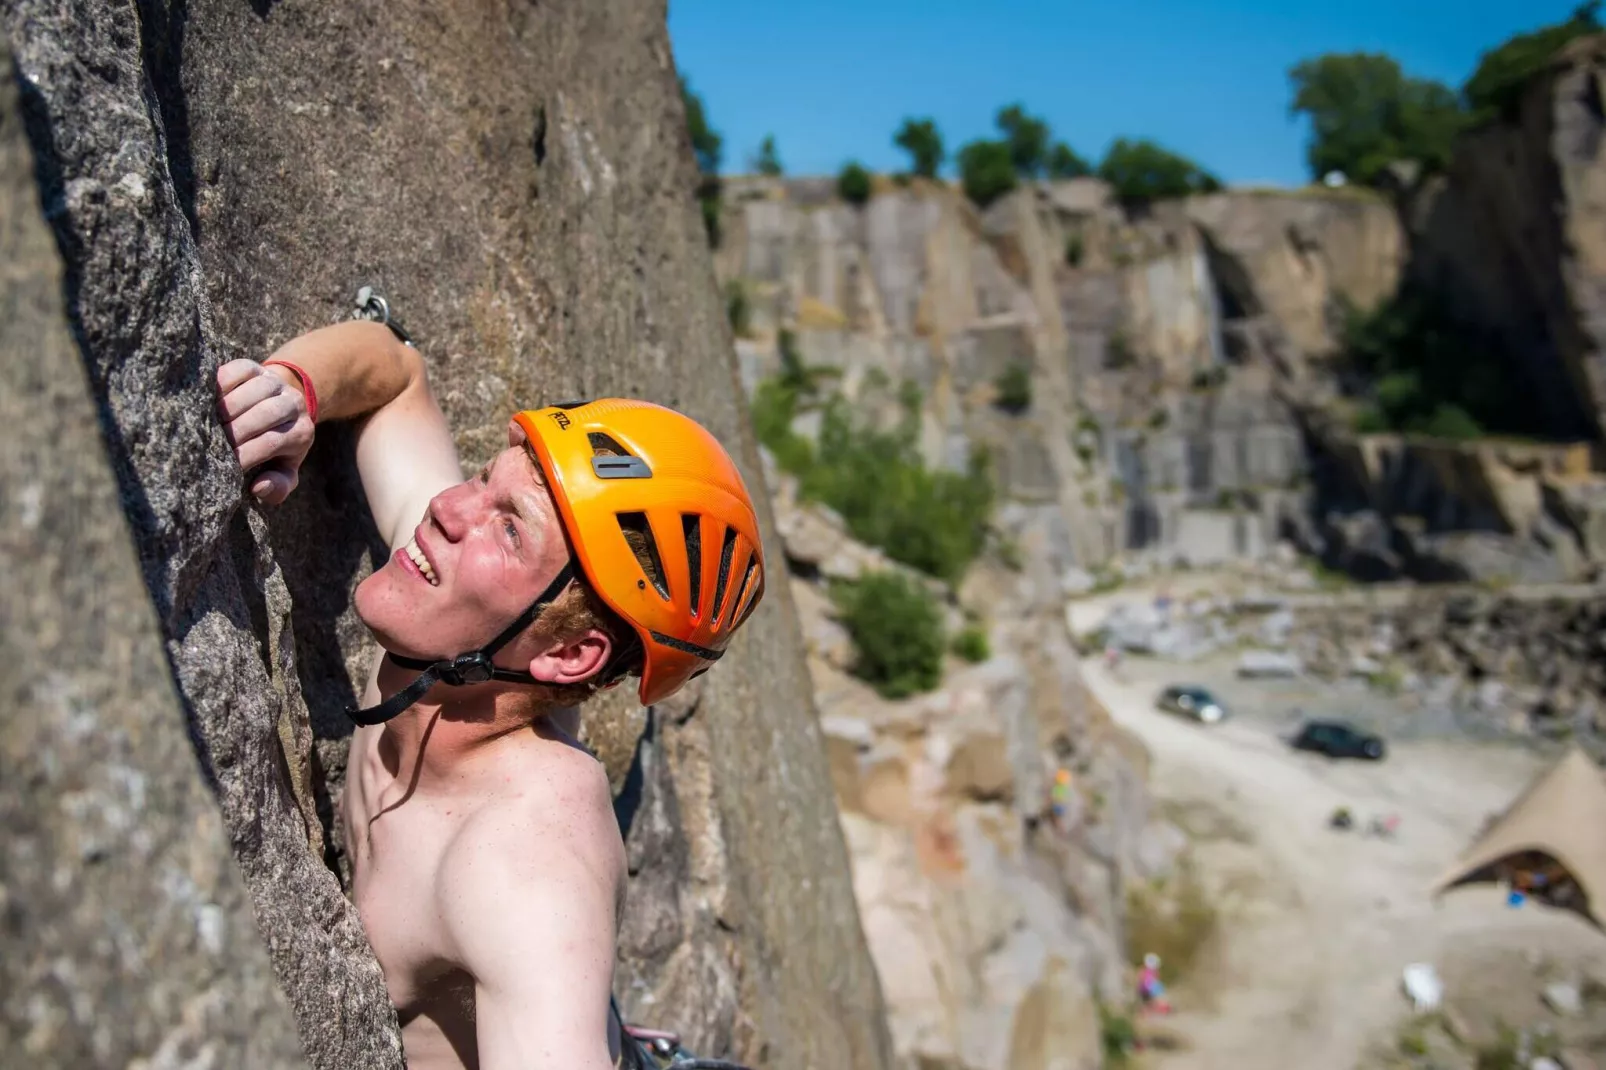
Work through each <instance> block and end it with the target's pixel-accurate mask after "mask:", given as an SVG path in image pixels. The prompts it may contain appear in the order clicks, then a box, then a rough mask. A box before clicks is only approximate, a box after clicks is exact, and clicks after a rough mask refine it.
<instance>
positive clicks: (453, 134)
mask: <svg viewBox="0 0 1606 1070" xmlns="http://www.w3.org/2000/svg"><path fill="white" fill-rule="evenodd" d="M3 10H4V12H5V23H4V27H3V28H4V31H5V33H6V34H7V35H9V37H10V38H11V40H12V43H13V45H14V47H15V50H16V55H17V66H16V71H17V76H18V83H19V85H20V87H21V89H22V92H23V95H24V98H25V101H26V105H27V114H28V117H29V135H30V138H31V140H32V142H33V144H34V147H35V151H36V153H37V154H38V156H39V158H40V161H41V165H40V181H41V186H42V192H43V198H44V203H45V213H46V215H47V217H48V218H49V220H50V222H51V224H52V225H53V227H54V230H55V235H56V238H57V242H58V246H59V247H60V249H61V253H62V257H63V259H64V261H65V266H66V277H67V287H66V288H67V293H68V295H69V301H68V316H69V318H70V320H71V322H72V323H73V326H74V329H75V332H76V336H77V340H78V342H79V345H80V347H81V357H82V360H83V362H84V364H85V366H86V367H87V368H88V370H89V378H90V382H91V386H92V389H93V393H94V396H95V399H96V401H97V403H98V405H99V410H100V413H101V417H102V427H103V428H104V432H105V435H106V437H107V440H108V443H109V445H110V454H111V457H112V460H113V464H114V466H115V468H116V472H117V476H118V482H119V484H120V487H121V492H122V499H123V504H124V508H125V511H126V512H127V513H128V515H129V517H130V519H131V522H132V527H133V533H134V538H135V543H136V546H137V549H138V552H139V555H140V561H141V564H142V567H143V570H144V576H145V581H146V585H147V588H148V591H149V594H150V598H151V600H152V601H153V602H154V603H155V606H156V610H157V614H158V618H159V621H160V624H161V627H162V631H163V634H164V636H165V637H166V639H167V643H168V656H169V660H170V663H171V666H172V669H173V674H174V676H175V678H176V680H177V684H178V689H179V692H180V696H181V700H182V701H183V703H184V705H185V707H186V709H187V710H188V711H189V713H190V716H191V720H192V724H193V725H194V731H195V735H196V742H197V745H198V748H199V751H200V754H201V756H202V760H203V764H204V766H205V768H206V769H207V770H208V771H209V773H210V774H211V775H212V776H213V777H214V778H215V781H216V785H217V791H218V793H219V796H220V799H221V802H222V807H223V813H224V817H225V821H226V824H227V826H228V828H229V831H230V835H231V838H232V839H233V842H234V847H235V854H236V858H237V859H238V861H239V865H240V868H241V871H242V872H243V874H244V875H245V878H246V882H247V885H248V886H249V888H250V890H251V893H252V898H253V902H254V903H255V907H256V912H257V919H258V923H259V927H260V929H261V931H262V934H263V937H264V939H265V941H266V943H267V945H268V948H269V951H270V953H271V955H272V959H273V962H274V965H275V968H276V970H277V973H278V977H279V980H280V983H281V984H282V985H283V987H284V990H285V992H286V994H287V996H288V998H289V1002H290V1004H291V1006H292V1007H293V1009H294V1010H295V1012H296V1018H297V1022H298V1025H299V1027H300V1032H301V1038H302V1041H303V1044H304V1045H305V1048H306V1053H307V1056H308V1058H309V1059H310V1060H311V1061H312V1062H313V1063H314V1065H317V1066H324V1067H337V1066H338V1067H342V1068H344V1067H350V1066H364V1067H382V1066H387V1065H388V1066H399V1065H400V1063H401V1051H400V1046H399V1043H398V1041H397V1034H396V1030H395V1022H394V1015H393V1013H392V1011H391V1009H390V1007H389V1003H388V1001H387V1000H386V998H385V995H384V990H383V985H382V982H381V978H380V976H379V971H378V968H377V966H376V965H375V963H374V962H373V959H372V956H371V953H370V952H369V949H368V948H367V946H366V942H365V940H364V937H363V934H362V931H361V927H360V925H359V924H358V921H357V918H356V915H355V913H354V912H353V911H352V910H351V908H350V907H349V905H348V904H347V901H346V900H345V899H344V897H343V896H342V894H341V890H340V886H339V883H338V881H337V879H336V878H335V876H334V874H333V872H331V870H330V868H329V867H327V866H326V865H325V861H326V859H327V860H329V861H334V862H338V854H339V845H338V844H330V843H326V842H325V829H326V827H327V826H328V821H329V814H330V799H331V798H332V797H333V796H334V795H335V794H337V793H338V790H339V778H340V774H341V772H342V770H343V765H344V740H345V738H346V736H347V735H348V734H349V731H350V726H349V724H347V723H346V722H345V721H344V720H343V718H342V716H341V714H340V706H341V704H342V703H343V702H345V701H348V700H349V699H350V698H351V697H352V696H353V695H354V691H355V684H356V681H357V680H358V679H360V676H361V673H362V670H363V668H364V667H365V663H366V660H367V658H368V656H369V652H368V649H367V648H366V646H365V637H364V635H363V633H362V630H361V628H360V625H359V624H358V622H357V621H356V620H355V618H354V617H353V616H352V615H351V614H350V613H349V611H348V608H347V607H348V606H349V595H350V591H351V589H352V588H353V587H354V586H355V584H356V583H357V582H359V581H360V580H361V579H362V578H363V577H364V576H365V575H367V574H368V572H369V571H370V570H371V568H372V566H373V564H374V563H375V561H376V560H378V559H379V556H380V555H381V554H382V552H383V551H382V548H380V547H379V546H378V544H377V540H376V539H375V537H374V533H373V532H372V530H371V528H370V527H369V525H368V523H367V520H366V518H365V515H364V512H363V509H362V506H361V500H360V495H359V494H358V493H357V487H356V483H355V475H354V471H353V468H352V466H351V462H350V443H349V438H348V437H347V436H346V435H345V434H344V433H343V432H342V431H341V430H340V429H338V428H335V429H330V430H328V431H327V432H320V442H319V444H318V445H317V446H316V447H315V449H314V453H313V455H312V457H311V459H310V460H309V463H308V466H307V468H306V469H305V475H304V479H303V482H302V485H301V487H300V489H299V490H298V491H297V492H296V494H295V495H294V496H293V497H292V499H291V500H290V502H289V503H287V505H286V506H285V507H283V508H281V509H279V510H276V511H272V512H269V513H263V512H261V511H258V510H256V509H254V508H250V507H248V506H246V505H245V504H244V503H243V502H242V493H241V492H242V486H241V481H240V479H239V477H238V474H237V473H236V472H235V471H234V468H233V465H232V460H231V457H230V455H229V453H228V449H227V445H226V443H225V442H224V440H223V436H222V434H221V432H220V430H219V428H218V426H217V423H216V420H215V417H214V415H213V408H212V406H213V400H214V392H213V387H212V382H213V380H212V373H213V369H215V368H216V367H217V366H218V364H220V363H222V362H224V361H226V360H229V359H232V358H234V357H239V356H249V357H254V358H258V359H260V358H262V357H264V356H266V355H267V354H268V353H269V352H271V350H272V349H273V348H274V347H275V346H277V345H278V344H280V343H282V342H284V341H285V340H286V339H288V338H290V337H291V336H293V335H294V334H296V333H299V332H301V331H304V330H307V329H309V328H311V327H314V326H317V325H320V324H323V323H327V322H331V321H333V320H335V319H337V318H340V317H342V316H344V315H346V314H347V313H348V310H349V308H350V306H351V302H352V295H353V293H354V291H355V290H356V289H357V288H358V287H359V286H360V285H365V284H371V285H375V286H377V287H378V288H380V289H381V290H382V291H383V292H384V294H385V295H386V296H387V297H388V298H389V300H390V301H391V302H392V304H393V306H394V307H395V308H396V310H397V311H398V313H399V315H400V316H401V318H402V320H403V321H404V322H405V323H406V324H407V325H408V327H409V328H410V329H411V330H412V331H413V332H414V333H415V334H416V336H417V337H418V340H419V345H420V349H421V351H422V352H423V354H424V356H425V358H426V360H427V361H428V363H429V366H430V372H431V378H432V383H433V385H434V387H435V390H436V393H437V396H438V397H440V399H441V401H442V405H443V407H444V409H445V411H446V414H447V416H448V419H449V420H450V422H451V424H452V426H453V427H454V428H455V429H456V430H457V431H458V441H459V446H460V449H461V452H462V455H463V460H464V463H465V465H466V466H477V465H479V464H480V463H481V462H482V461H483V460H485V459H486V458H487V457H488V456H489V455H490V454H491V453H492V452H494V451H495V450H496V449H498V448H500V445H501V444H502V443H503V442H504V441H505V437H504V436H505V427H506V421H507V418H508V416H509V415H510V413H511V412H512V411H514V410H515V409H517V408H522V407H529V406H533V405H538V404H541V403H543V402H546V401H552V400H557V399H560V398H565V397H576V396H587V395H592V396H595V395H599V394H607V393H629V394H637V395H641V396H646V397H650V398H652V399H654V400H656V401H659V402H662V403H666V404H669V405H673V406H676V407H678V408H681V409H683V410H684V411H686V412H688V413H690V414H692V415H693V416H695V417H697V418H699V419H701V420H702V421H703V422H704V423H705V424H706V425H707V426H708V427H709V428H710V429H711V430H712V431H713V432H714V433H715V434H716V435H718V436H719V437H720V438H721V439H722V440H723V441H725V442H726V443H727V444H728V445H729V446H730V447H731V449H732V452H733V454H734V455H735V456H736V457H737V459H738V463H739V464H740V465H741V466H742V467H743V470H744V472H745V473H746V476H747V478H748V480H749V485H750V487H751V488H752V489H753V490H754V492H755V497H758V498H759V499H760V500H761V504H760V512H761V522H762V523H763V525H764V527H765V533H766V541H769V542H774V541H775V539H776V536H775V535H774V530H775V529H774V525H773V522H772V518H771V517H770V515H769V512H768V508H767V505H765V504H764V501H763V499H764V495H763V486H764V483H763V476H762V473H761V471H760V469H759V465H758V460H757V454H756V452H755V450H754V448H753V446H752V444H751V442H750V441H749V438H748V432H747V430H746V416H745V407H744V403H743V397H742V395H741V392H740V390H739V388H738V380H737V376H736V374H735V370H734V368H733V366H732V363H731V353H730V341H729V333H728V329H727V328H726V326H725V322H724V314H723V309H722V306H721V302H720V299H719V296H718V292H717V289H716V286H715V280H714V276H713V272H712V271H711V269H710V267H709V262H708V259H707V257H708V253H707V249H706V244H705V240H704V237H703V231H702V227H701V222H700V220H699V218H698V216H697V213H696V206H695V203H694V202H693V200H692V199H691V197H690V195H689V193H688V191H689V190H691V189H692V188H693V182H694V166H693V163H692V159H691V154H690V151H689V145H688V143H687V138H686V135H685V132H684V130H685V123H684V116H683V114H682V112H681V107H680V104H679V96H678V93H677V92H676V76H675V70H674V64H673V60H672V57H671V54H670V50H669V45H668V40H667V34H666V30H665V26H664V9H663V6H662V5H661V4H654V3H636V2H626V0H609V2H607V3H604V4H600V5H599V4H596V3H586V4H580V3H560V4H543V5H540V6H539V7H534V6H515V7H512V8H507V9H503V8H495V9H485V10H482V11H477V12H473V13H469V12H463V11H457V10H453V11H452V12H450V13H448V12H447V11H446V10H444V9H441V8H439V7H438V6H435V5H429V4H423V3H402V4H385V5H380V4H376V3H356V4H341V5H321V4H314V3H307V2H300V0H285V2H282V3H260V4H239V3H224V2H221V0H219V2H211V0H204V2H199V3H191V4H187V5H184V4H172V5H167V4H162V3H157V2H150V3H139V4H137V5H131V6H124V7H120V8H102V7H98V6H95V5H85V4H73V3H65V2H62V3H48V2H44V0H32V2H30V0H15V2H13V3H10V4H8V5H7V6H6V7H5V8H4V9H3ZM800 651H801V637H800V635H799V631H798V627H797V624H796V622H795V620H794V617H793V612H792V607H791V604H790V600H789V597H788V593H787V591H786V590H785V586H784V584H778V585H773V586H772V588H771V594H770V596H769V597H768V599H767V600H766V602H765V605H764V606H763V608H762V609H761V610H760V611H759V613H758V614H756V615H755V617H754V618H753V620H752V621H751V622H750V623H749V625H748V626H747V628H746V629H744V634H743V636H742V637H741V638H740V639H739V640H738V641H737V643H736V644H735V646H734V647H733V650H732V653H731V655H730V656H729V657H728V658H726V659H725V662H724V663H723V664H722V665H721V667H720V671H719V672H716V673H712V674H710V675H709V676H708V677H707V678H705V679H704V680H703V681H702V685H703V686H702V687H701V689H700V690H698V691H695V692H688V693H687V694H686V695H684V696H682V697H681V700H680V701H679V702H678V703H677V704H675V706H674V708H672V709H671V708H662V709H655V710H653V711H651V713H650V714H646V715H644V714H643V713H642V712H641V711H639V710H630V709H627V708H625V707H624V705H623V704H620V705H615V706H600V707H599V708H597V709H595V710H591V711H588V720H589V721H590V722H591V726H592V727H591V739H592V741H593V742H594V744H595V745H596V746H597V748H598V750H599V752H600V753H601V754H602V755H603V757H604V758H605V759H606V760H607V762H608V764H609V771H610V775H611V777H612V779H613V782H614V784H615V785H616V790H617V791H618V792H619V804H618V811H619V814H620V817H621V821H622V822H623V824H624V827H625V829H626V834H627V847H628V850H629V856H630V862H631V873H632V877H633V881H632V885H631V889H630V892H629V907H628V910H627V919H626V924H625V926H624V930H623V932H622V934H621V949H620V964H619V973H618V976H617V988H618V989H619V994H620V999H621V1003H622V1004H623V1006H624V1009H625V1011H626V1013H627V1015H628V1016H632V1017H636V1018H641V1019H645V1020H651V1021H655V1022H661V1023H664V1024H666V1025H670V1026H672V1027H674V1028H677V1029H679V1030H680V1031H681V1032H682V1033H683V1035H684V1036H685V1038H686V1041H687V1043H688V1045H690V1046H691V1047H692V1048H693V1049H695V1050H697V1051H699V1052H700V1053H703V1054H709V1055H725V1056H729V1057H733V1058H737V1059H743V1060H752V1061H757V1062H759V1063H761V1064H762V1063H764V1062H766V1061H768V1060H775V1059H780V1058H782V1057H783V1056H784V1057H785V1058H787V1059H790V1060H792V1061H796V1062H798V1063H800V1064H802V1065H818V1066H843V1067H865V1068H870V1067H881V1066H884V1065H886V1063H887V1060H888V1058H889V1050H890V1047H889V1041H888V1037H887V1033H886V1027H885V1024H884V1021H883V1017H882V1011H881V997H880V992H879V987H878V983H877V979H876V976H875V972H874V967H873V964H872V963H871V960H870V957H869V955H868V953H867V951H866V948H865V944H864V938H863V936H862V933H861V930H860V927H859V924H858V916H857V913H856V909H855V906H854V900H853V894H852V888H851V885H850V882H849V877H848V868H847V867H848V862H847V853H846V849H845V846H844V843H843V839H842V835H841V832H840V830H839V829H838V827H837V823H836V820H835V810H834V806H833V804H832V800H831V791H830V778H829V774H828V771H827V767H826V763H825V758H824V747H823V742H822V739H821V736H820V734H819V731H818V728H817V726H816V723H815V716H814V710H813V706H812V704H811V701H810V692H809V685H808V677H807V673H806V670H805V668H804V665H803V660H802V656H801V653H800ZM309 724H310V728H309ZM314 737H316V738H314ZM716 755H717V756H718V759H717V767H716V759H715V756H716Z"/></svg>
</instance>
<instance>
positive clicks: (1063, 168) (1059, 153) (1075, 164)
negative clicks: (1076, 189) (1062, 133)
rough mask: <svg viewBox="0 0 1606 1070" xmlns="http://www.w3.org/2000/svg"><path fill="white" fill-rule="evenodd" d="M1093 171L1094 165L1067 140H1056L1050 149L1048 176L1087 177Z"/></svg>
mask: <svg viewBox="0 0 1606 1070" xmlns="http://www.w3.org/2000/svg"><path fill="white" fill-rule="evenodd" d="M1092 173H1093V167H1092V165H1091V164H1089V163H1088V162H1087V161H1086V160H1084V159H1083V158H1082V157H1081V156H1079V155H1077V152H1076V150H1075V149H1073V148H1071V147H1070V146H1069V145H1067V144H1065V142H1063V141H1056V142H1054V147H1053V148H1051V149H1049V150H1048V177H1050V178H1085V177H1087V176H1088V175H1091V174H1092Z"/></svg>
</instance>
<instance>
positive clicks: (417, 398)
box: [217, 320, 463, 548]
mask: <svg viewBox="0 0 1606 1070" xmlns="http://www.w3.org/2000/svg"><path fill="white" fill-rule="evenodd" d="M217 378H218V387H219V389H220V391H221V392H222V395H223V397H222V401H221V409H222V414H223V421H224V428H225V430H226V431H227V432H228V434H229V440H230V441H231V442H232V443H233V444H234V449H235V456H236V457H237V458H238V459H239V462H240V467H241V468H242V469H243V470H245V471H246V472H249V473H251V474H252V475H251V492H252V493H253V494H254V495H256V497H257V498H258V499H259V500H260V501H263V502H265V503H267V504H270V505H275V504H278V503H279V502H282V501H283V500H284V499H285V498H286V497H287V496H288V495H289V494H290V492H291V491H292V490H294V489H295V486H296V482H297V478H298V472H299V470H300V467H301V462H302V460H303V459H305V457H306V455H307V450H308V449H310V448H311V446H312V438H313V424H314V422H316V423H326V422H328V421H330V420H343V419H359V420H361V423H360V425H359V428H358V432H357V469H358V471H359V473H360V474H361V476H362V484H363V492H364V494H365V495H366V497H367V499H368V508H369V511H370V512H371V513H372V514H373V517H374V523H375V525H376V526H377V527H378V528H379V533H380V535H381V536H382V537H383V538H384V539H385V542H386V544H387V545H389V546H391V547H392V548H394V547H396V546H400V545H401V544H402V543H404V542H406V541H407V538H408V535H409V534H410V533H411V531H412V528H413V525H415V524H416V523H417V522H418V520H419V519H420V518H421V517H422V516H423V515H424V510H425V508H426V507H427V505H428V503H429V499H430V498H432V497H433V496H434V495H435V494H437V493H439V492H440V491H441V490H443V489H445V488H446V487H449V486H451V485H452V484H454V483H458V482H461V480H462V478H463V475H462V469H461V468H460V466H459V464H458V460H457V449H456V446H455V445H454V444H453V442H452V436H451V432H450V431H449V430H448V429H447V427H446V418H445V417H444V416H442V415H441V411H440V407H439V406H438V405H437V404H436V403H435V398H434V395H433V394H431V393H430V389H429V379H428V376H427V375H426V374H425V371H424V360H423V357H421V356H420V355H419V354H418V351H417V350H415V349H413V348H412V347H411V346H406V345H403V344H402V343H401V342H400V341H399V340H398V339H397V338H396V336H395V335H393V334H392V333H391V332H390V330H389V328H387V327H385V326H383V325H382V324H378V323H370V322H367V321H362V320H353V321H350V322H346V323H337V324H334V325H332V326H329V327H321V328H319V329H317V330H315V331H309V332H307V333H306V334H303V335H300V336H298V337H296V338H293V339H291V340H290V341H289V342H287V343H285V344H284V345H283V346H281V347H280V348H279V349H278V351H277V352H275V353H274V354H273V355H272V356H271V357H269V358H268V359H267V360H266V361H263V362H262V363H260V364H259V363H257V362H256V361H253V360H234V361H230V362H229V363H227V364H225V365H223V366H222V367H221V368H219V369H218V373H217Z"/></svg>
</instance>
